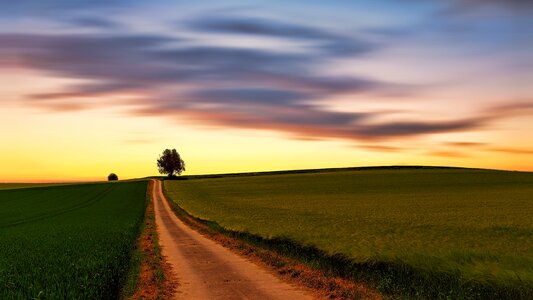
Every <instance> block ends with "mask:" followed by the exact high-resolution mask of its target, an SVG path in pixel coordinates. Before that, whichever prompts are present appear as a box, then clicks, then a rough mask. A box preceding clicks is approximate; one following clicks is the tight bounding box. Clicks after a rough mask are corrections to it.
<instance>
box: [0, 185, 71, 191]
mask: <svg viewBox="0 0 533 300" xmlns="http://www.w3.org/2000/svg"><path fill="white" fill-rule="evenodd" d="M68 184H72V183H0V190H10V189H23V188H30V187H45V186H55V185H68Z"/></svg>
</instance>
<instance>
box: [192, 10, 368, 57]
mask: <svg viewBox="0 0 533 300" xmlns="http://www.w3.org/2000/svg"><path fill="white" fill-rule="evenodd" d="M189 26H190V27H191V28H193V29H195V30H200V31H202V32H208V33H224V34H240V35H251V36H266V37H275V38H284V39H289V40H292V41H294V40H303V41H311V42H315V43H317V44H318V46H317V49H318V50H322V51H324V52H326V53H329V54H331V55H360V54H363V53H366V52H370V51H372V50H375V49H376V47H377V46H376V45H375V44H374V43H370V42H368V41H363V40H360V39H356V38H354V37H348V36H345V35H342V34H340V33H336V32H332V31H330V30H325V29H321V28H317V27H313V26H307V25H300V24H295V23H287V22H283V21H279V20H269V19H252V18H248V17H210V18H206V19H201V20H193V21H191V22H190V23H189Z"/></svg>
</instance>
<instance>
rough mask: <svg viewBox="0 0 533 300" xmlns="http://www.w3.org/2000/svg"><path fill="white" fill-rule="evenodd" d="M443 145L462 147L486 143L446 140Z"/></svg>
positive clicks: (475, 146)
mask: <svg viewBox="0 0 533 300" xmlns="http://www.w3.org/2000/svg"><path fill="white" fill-rule="evenodd" d="M444 145H447V146H453V147H464V148H477V147H482V146H486V145H487V143H480V142H446V143H444Z"/></svg>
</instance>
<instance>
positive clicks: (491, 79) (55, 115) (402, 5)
mask: <svg viewBox="0 0 533 300" xmlns="http://www.w3.org/2000/svg"><path fill="white" fill-rule="evenodd" d="M0 16H1V18H0V65H1V66H2V72H1V73H0V133H1V147H0V182H2V181H4V182H13V181H63V180H68V181H76V180H95V179H98V180H102V179H105V178H106V176H107V175H108V174H109V173H110V172H115V173H117V174H118V175H119V177H120V178H121V179H126V178H134V177H144V176H149V175H156V174H157V168H156V159H157V157H158V155H159V154H160V153H161V152H162V151H163V150H164V149H165V148H176V149H177V150H178V152H180V154H181V155H182V157H183V159H184V160H185V162H186V164H187V171H186V172H185V174H203V173H221V172H223V173H226V172H240V171H263V170H281V169H302V168H324V167H347V166H371V165H415V164H416V165H447V166H465V167H482V168H497V169H509V170H531V171H533V29H532V28H533V2H531V1H527V0H523V1H522V0H510V1H503V0H502V1H499V0H447V1H444V0H442V1H438V0H435V1H422V0H401V1H398V0H389V1H375V0H367V1H335V0H332V1H312V0H305V1H295V0H291V1H170V0H154V1H126V0H123V1H121V0H116V1H104V0H101V1H81V0H79V1H76V0H42V1H39V0H34V1H29V0H19V1H0Z"/></svg>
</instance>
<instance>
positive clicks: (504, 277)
mask: <svg viewBox="0 0 533 300" xmlns="http://www.w3.org/2000/svg"><path fill="white" fill-rule="evenodd" d="M165 189H166V193H167V195H169V196H170V197H171V199H172V200H173V201H175V202H177V203H178V204H179V205H180V206H181V207H182V208H184V209H185V210H186V211H187V212H189V213H190V214H192V215H194V216H196V217H199V218H201V219H205V220H210V221H214V222H216V223H218V224H220V225H221V226H222V227H224V228H225V229H229V230H236V231H239V232H247V233H251V234H253V235H257V236H260V237H263V238H276V237H283V238H287V239H288V240H290V241H295V242H296V243H297V245H312V246H314V247H316V248H318V249H319V250H323V251H324V253H323V256H328V257H330V260H329V261H335V259H334V258H335V256H331V255H332V254H338V253H341V254H343V255H342V256H345V257H346V258H348V259H349V263H348V265H350V266H351V269H349V270H348V271H349V272H351V275H353V277H355V278H359V279H368V280H370V281H373V282H375V283H376V285H377V286H378V287H379V288H380V289H381V290H382V291H384V292H389V293H393V294H395V293H399V294H404V295H405V294H406V295H409V296H415V297H422V298H423V297H428V298H434V297H436V298H447V297H451V298H487V297H489V298H495V297H503V298H524V299H526V298H533V173H525V172H503V171H487V170H468V169H422V170H417V169H398V170H387V169H383V170H379V169H378V170H375V169H374V170H352V171H349V170H348V171H346V170H345V171H332V172H317V173H303V174H298V173H294V174H290V173H289V174H280V175H276V174H270V175H264V176H243V177H239V176H236V177H225V178H224V177H222V178H203V179H202V178H199V179H192V178H189V179H188V180H175V181H165ZM267 244H268V243H267ZM272 244H273V245H274V244H275V241H272ZM281 244H283V243H281ZM274 246H275V245H274ZM281 248H283V247H282V246H279V247H278V249H281ZM301 249H303V250H305V247H302V248H301ZM282 250H283V249H282ZM304 252H305V251H304ZM311 252H312V251H311ZM302 253H303V252H302ZM296 256H297V255H296ZM301 256H302V257H301V258H302V259H303V260H304V261H308V262H309V263H310V264H316V262H315V261H316V259H315V258H314V257H310V256H313V255H311V254H308V255H307V257H306V255H305V254H302V255H301ZM337 261H338V259H337ZM342 261H343V260H341V262H342ZM339 268H344V266H343V264H342V263H341V264H339Z"/></svg>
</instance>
